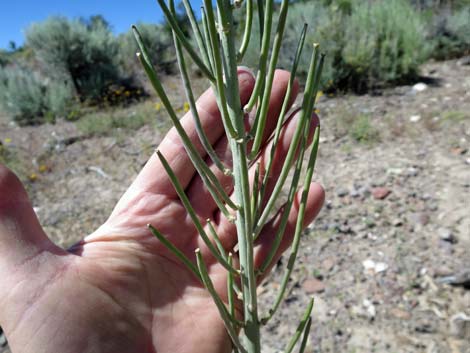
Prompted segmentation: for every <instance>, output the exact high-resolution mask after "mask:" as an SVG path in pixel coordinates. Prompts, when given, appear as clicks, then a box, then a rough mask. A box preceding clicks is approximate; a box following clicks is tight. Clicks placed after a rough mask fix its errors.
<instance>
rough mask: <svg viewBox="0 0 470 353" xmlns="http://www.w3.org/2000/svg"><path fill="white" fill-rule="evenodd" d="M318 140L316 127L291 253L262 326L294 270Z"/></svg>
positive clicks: (318, 129) (318, 128)
mask: <svg viewBox="0 0 470 353" xmlns="http://www.w3.org/2000/svg"><path fill="white" fill-rule="evenodd" d="M319 139H320V127H317V129H316V130H315V136H314V139H313V146H312V150H311V152H310V157H309V160H308V165H307V173H306V176H305V182H304V189H303V191H302V197H301V201H300V205H299V210H298V216H297V223H296V225H295V232H294V240H293V241H292V247H291V253H290V256H289V261H288V263H287V269H286V272H285V273H284V276H283V277H282V281H281V287H280V290H279V292H278V294H277V296H276V299H275V301H274V305H273V307H272V308H271V309H270V310H269V313H268V315H267V316H266V317H265V318H263V320H262V322H263V324H265V323H267V322H268V321H269V320H270V319H271V318H272V316H273V315H274V313H275V312H276V310H277V309H278V307H279V305H280V304H281V301H282V298H283V297H284V294H285V292H286V288H287V282H288V281H289V278H290V275H291V273H292V270H293V269H294V265H295V260H296V258H297V252H298V251H299V244H300V235H301V234H302V230H303V225H304V219H305V211H306V207H307V197H308V193H309V191H310V186H311V182H312V176H313V170H314V169H315V160H316V158H317V152H318V142H319Z"/></svg>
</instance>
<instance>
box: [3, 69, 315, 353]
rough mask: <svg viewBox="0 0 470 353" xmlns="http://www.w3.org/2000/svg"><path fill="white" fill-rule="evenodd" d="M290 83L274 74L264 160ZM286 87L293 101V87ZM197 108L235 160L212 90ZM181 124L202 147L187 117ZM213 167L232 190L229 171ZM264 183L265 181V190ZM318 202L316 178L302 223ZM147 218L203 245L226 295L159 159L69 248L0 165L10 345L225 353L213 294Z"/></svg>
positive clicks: (194, 182) (183, 162)
mask: <svg viewBox="0 0 470 353" xmlns="http://www.w3.org/2000/svg"><path fill="white" fill-rule="evenodd" d="M288 80H289V74H288V73H287V72H285V71H277V72H276V76H275V80H274V85H273V90H272V94H271V100H270V106H269V113H268V122H267V125H266V134H265V147H264V150H263V152H262V153H261V157H260V162H261V164H263V162H264V158H263V155H266V156H268V155H269V141H268V137H269V135H271V132H272V131H273V129H274V127H275V124H276V121H277V119H278V115H279V112H280V110H281V105H282V101H283V98H284V95H285V93H286V89H287V83H288ZM239 82H240V99H241V102H242V104H245V103H246V102H247V100H248V99H249V97H250V95H251V91H252V89H253V85H254V79H253V76H252V75H251V74H250V73H248V72H246V71H243V70H242V69H240V70H239ZM293 92H294V93H293V95H294V97H295V96H296V95H297V92H298V87H297V85H296V87H295V88H294V90H293ZM293 100H294V99H292V100H291V101H293ZM198 111H199V114H200V118H201V121H202V124H203V126H204V130H205V131H206V134H207V136H208V138H209V140H210V141H211V142H212V143H213V145H214V148H215V149H216V151H217V152H218V153H219V154H220V156H221V159H222V161H224V162H225V163H226V164H227V165H230V163H231V161H230V152H229V149H228V147H227V140H226V138H225V137H224V134H223V126H222V122H221V119H220V114H219V112H218V109H217V104H216V100H215V98H214V96H213V94H212V92H211V90H208V91H206V92H205V93H204V94H203V95H202V96H201V97H200V99H199V100H198ZM295 121H296V115H295V114H293V115H292V116H291V117H290V118H289V120H288V121H287V122H286V124H285V126H284V130H283V133H282V135H281V142H280V143H279V145H278V146H279V147H278V150H277V151H276V153H275V162H274V168H273V173H272V176H271V178H270V180H271V181H270V183H271V184H270V185H271V187H272V186H273V185H274V183H275V181H276V179H277V176H278V174H279V172H280V168H281V166H282V162H283V160H284V156H285V154H286V153H287V149H288V147H289V144H290V141H291V139H292V135H293V132H294V128H295ZM182 124H183V126H184V128H185V129H186V131H187V133H188V135H189V136H190V138H191V139H192V141H193V143H194V144H195V145H196V146H197V147H198V150H199V151H200V153H201V154H203V148H202V147H201V145H200V143H199V140H198V137H197V134H196V131H195V128H194V125H193V121H192V117H191V116H190V114H189V113H188V114H186V115H185V117H183V119H182ZM312 124H318V120H317V119H316V118H314V119H312ZM159 150H160V151H161V152H162V154H163V155H164V156H165V158H166V159H167V160H168V161H169V163H170V165H171V167H172V169H173V170H174V172H175V173H176V175H177V177H178V179H179V181H180V182H181V184H182V185H183V186H184V187H185V188H186V192H187V194H188V196H189V199H190V201H191V203H192V205H193V207H194V209H195V210H196V212H197V213H198V215H199V216H200V218H201V222H203V224H205V223H206V219H208V218H209V219H211V220H212V222H213V224H214V225H215V227H216V229H217V232H218V234H219V237H220V239H221V241H222V243H223V245H224V247H225V248H226V249H227V250H228V251H233V250H232V249H233V247H234V246H235V245H236V242H237V237H236V230H235V227H234V226H233V224H232V223H230V222H228V221H227V219H226V218H224V217H223V216H221V215H220V212H219V211H218V209H217V206H216V205H215V203H214V202H213V201H212V199H211V197H210V194H209V193H208V192H207V190H206V189H205V188H204V186H203V183H202V181H201V179H200V178H199V177H198V175H197V173H196V172H195V170H194V168H193V167H192V164H191V162H190V160H189V158H188V156H187V155H186V153H185V150H184V148H183V145H182V143H181V141H180V139H179V137H178V135H177V133H176V132H175V131H174V130H172V131H170V132H169V133H168V134H167V136H166V137H165V139H164V140H163V141H162V143H161V145H160V146H159ZM208 164H209V165H210V167H211V169H212V170H213V171H214V173H215V174H216V175H217V177H218V178H219V179H220V180H221V183H222V184H223V185H224V187H226V190H228V192H229V194H230V193H231V191H232V190H231V188H232V184H231V178H230V177H227V176H225V175H223V173H221V172H220V171H219V170H218V169H217V168H216V167H215V166H213V165H212V164H211V163H210V162H208ZM252 174H253V173H252ZM269 190H270V188H269V186H268V194H269ZM323 199H324V193H323V189H322V188H321V187H320V186H319V185H318V184H314V185H312V187H311V189H310V193H309V197H308V202H307V212H306V224H308V223H310V222H311V221H312V220H313V218H314V217H315V216H316V214H317V213H318V212H319V210H320V208H321V206H322V203H323ZM297 204H298V203H297ZM297 204H296V203H294V207H293V208H292V209H291V214H290V216H289V222H288V225H287V228H286V232H285V235H284V238H283V241H282V244H281V246H280V249H279V251H278V253H277V256H276V259H278V258H279V256H280V255H281V254H282V252H283V251H284V250H285V249H286V248H287V247H288V246H289V244H290V242H291V240H292V235H293V232H294V229H295V221H296V218H297V208H296V205H297ZM279 219H280V217H279V214H278V216H274V217H273V218H272V219H271V220H270V221H269V222H268V223H267V224H266V226H265V227H264V229H263V231H262V232H261V235H260V237H259V238H258V240H257V245H256V249H255V264H260V263H261V262H262V260H263V257H264V256H266V254H267V252H268V251H269V248H270V244H271V240H272V238H273V237H274V234H275V231H276V227H277V225H278V222H279ZM77 221H79V220H77ZM147 224H152V225H154V226H155V227H156V228H158V229H159V230H160V232H161V233H163V234H164V235H165V236H166V237H167V238H168V239H169V240H170V241H171V242H172V243H174V244H175V245H176V246H177V247H178V248H179V249H181V250H182V251H183V252H184V253H185V255H186V256H187V257H189V258H190V259H192V260H193V261H195V257H194V250H195V249H196V248H198V247H199V248H200V249H201V253H202V255H203V257H204V260H205V263H206V265H207V266H208V271H209V274H210V277H211V279H212V281H213V282H214V285H215V288H216V290H217V291H218V293H219V295H220V296H221V297H222V298H226V297H227V293H226V275H227V274H226V271H225V269H224V268H223V267H222V266H221V265H219V264H218V263H217V262H216V261H215V260H214V258H213V257H212V256H211V254H210V252H209V251H208V249H207V247H206V246H205V244H204V243H203V241H202V240H201V239H200V238H199V236H198V234H197V232H196V229H195V228H194V226H193V224H192V222H191V219H190V217H189V216H188V214H187V213H186V211H185V209H184V207H183V206H182V204H181V202H180V201H179V199H178V196H177V195H176V192H175V190H174V188H173V186H172V184H171V182H170V180H169V179H168V177H167V175H166V172H165V170H164V168H163V167H162V165H161V163H160V161H159V159H158V157H157V156H156V155H153V156H152V157H151V158H150V160H149V161H148V163H147V164H146V165H145V167H144V168H143V170H142V171H141V172H140V174H139V175H138V176H137V178H136V180H135V181H134V182H133V184H132V185H131V186H130V188H129V189H128V190H127V191H126V193H125V194H124V195H123V197H122V198H121V200H120V201H119V202H118V204H117V206H116V207H115V209H114V211H113V212H112V214H111V216H110V217H109V219H108V220H107V221H106V222H105V223H104V224H103V225H102V226H101V227H100V228H99V229H98V230H97V231H95V232H94V233H92V234H91V235H89V236H87V237H85V238H84V239H83V240H82V241H80V242H79V243H77V244H76V245H74V246H73V247H72V248H70V249H69V250H68V251H66V250H63V249H61V248H59V247H58V246H56V245H54V244H53V243H52V242H51V241H50V240H49V239H48V238H47V235H46V234H45V233H44V231H43V230H42V228H41V226H40V225H39V222H38V220H37V218H36V215H35V213H34V211H33V209H32V207H31V204H30V202H29V200H28V197H27V195H26V192H25V190H24V188H23V186H22V185H21V183H20V181H19V180H18V179H17V178H16V176H14V175H13V173H11V172H10V171H9V170H8V169H7V168H5V167H3V166H1V165H0V275H1V277H0V278H1V280H0V325H1V326H2V328H3V329H4V331H5V333H6V335H7V337H8V339H9V343H10V347H11V349H12V352H13V353H27V352H35V353H41V352H46V353H53V352H60V353H78V352H80V353H82V352H86V353H87V352H100V353H101V352H104V353H116V352H120V353H126V352H129V353H135V352H148V353H150V352H152V353H154V352H158V353H165V352H172V353H173V352H174V353H183V352H209V353H210V352H229V351H230V350H231V343H230V340H229V338H228V335H227V334H226V332H225V328H224V325H223V322H222V320H221V319H220V317H219V313H218V311H217V308H216V307H215V305H214V304H213V301H212V298H211V297H210V295H209V294H208V293H207V292H206V290H205V289H204V287H203V286H202V284H201V283H199V282H198V280H197V279H196V278H195V277H194V275H193V274H192V273H191V272H190V271H189V270H188V269H187V268H186V267H184V265H183V264H182V263H180V261H179V260H178V259H177V258H176V257H174V256H173V254H172V253H170V252H169V251H168V250H167V249H166V248H165V247H164V246H163V245H162V244H161V243H160V242H159V241H158V240H157V239H156V238H154V237H153V236H152V235H151V233H150V231H149V230H148V228H147ZM276 259H275V260H276Z"/></svg>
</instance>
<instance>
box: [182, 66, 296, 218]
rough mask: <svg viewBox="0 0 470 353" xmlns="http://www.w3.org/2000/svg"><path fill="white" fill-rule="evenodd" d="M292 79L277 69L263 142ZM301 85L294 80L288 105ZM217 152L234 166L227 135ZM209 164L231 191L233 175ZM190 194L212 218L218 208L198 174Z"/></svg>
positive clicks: (199, 209) (197, 206)
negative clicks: (228, 174) (226, 173)
mask: <svg viewBox="0 0 470 353" xmlns="http://www.w3.org/2000/svg"><path fill="white" fill-rule="evenodd" d="M289 79H290V73H289V72H287V71H284V70H276V73H275V76H274V84H273V87H272V91H271V96H270V102H269V108H268V115H267V121H266V128H265V133H264V135H263V136H264V137H263V143H265V142H266V141H267V140H268V138H269V137H270V136H271V134H272V133H273V131H274V129H275V127H276V124H277V121H278V119H279V114H280V112H281V108H282V104H283V102H284V97H285V95H286V91H287V87H288V83H289ZM298 91H299V87H298V82H297V81H294V85H293V88H292V92H291V97H290V100H289V105H288V107H289V108H290V106H291V105H292V104H293V102H294V101H295V98H296V96H297V94H298ZM252 123H253V115H251V118H249V119H248V122H247V124H248V128H250V127H251V124H252ZM214 149H215V151H216V153H217V154H218V156H219V157H220V159H221V161H222V162H223V163H224V164H225V165H227V166H230V167H231V166H232V154H231V152H230V147H229V146H228V141H227V138H226V137H225V136H223V137H221V138H220V140H219V141H218V142H217V143H216V145H215V147H214ZM208 165H209V167H210V168H211V170H212V171H213V172H214V174H215V175H216V177H217V178H218V179H219V181H220V183H221V184H222V186H223V187H224V189H225V190H226V192H227V193H229V194H230V193H231V192H232V190H233V179H232V177H231V176H227V175H225V174H224V173H223V172H222V171H220V170H219V169H218V168H217V167H216V166H215V165H214V163H212V162H211V161H210V160H208ZM187 193H188V196H189V198H190V200H191V203H192V204H193V207H194V209H195V210H196V212H197V213H198V214H199V215H200V216H201V217H204V218H211V216H212V213H213V212H214V211H215V210H216V209H217V205H216V203H215V202H214V200H213V199H212V197H211V195H210V193H209V192H208V190H207V189H206V188H205V186H204V183H203V181H202V179H201V178H200V177H198V176H196V177H195V178H194V179H193V180H192V181H191V183H190V185H189V187H188V190H187Z"/></svg>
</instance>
